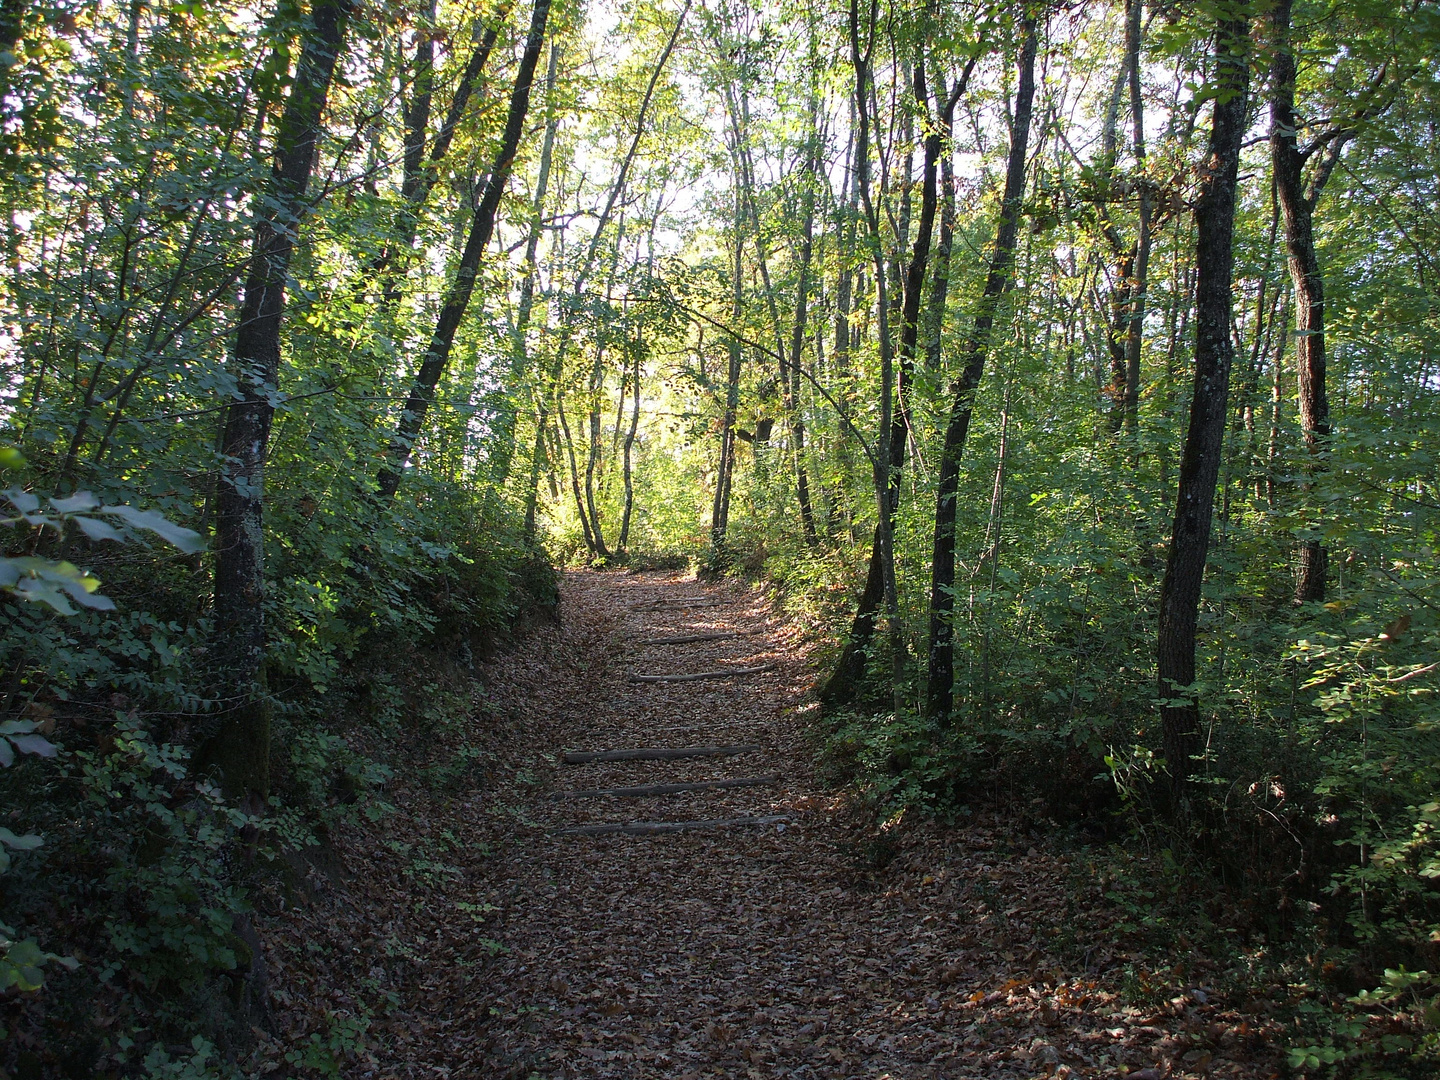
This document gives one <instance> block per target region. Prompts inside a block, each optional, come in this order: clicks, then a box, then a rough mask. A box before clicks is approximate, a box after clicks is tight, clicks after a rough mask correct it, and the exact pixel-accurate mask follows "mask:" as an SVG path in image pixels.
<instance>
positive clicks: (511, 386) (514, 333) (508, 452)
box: [494, 43, 560, 487]
mask: <svg viewBox="0 0 1440 1080" xmlns="http://www.w3.org/2000/svg"><path fill="white" fill-rule="evenodd" d="M559 67H560V46H559V45H557V44H554V43H552V44H551V46H550V65H549V70H548V71H547V72H546V75H545V138H544V140H543V141H542V142H541V144H540V171H539V173H538V175H537V176H536V178H535V198H534V199H533V201H532V202H531V204H530V231H529V235H528V236H527V237H526V238H525V277H524V278H523V279H522V280H521V282H520V302H519V305H518V306H517V308H516V311H515V325H514V326H513V327H512V328H511V331H510V339H511V349H512V350H513V351H512V353H511V357H510V378H509V380H508V385H507V387H506V388H505V389H506V393H505V394H504V396H503V402H502V405H501V410H500V416H499V417H498V418H497V421H496V423H497V427H498V428H499V430H498V432H497V433H496V447H497V461H496V464H495V471H494V477H495V484H496V486H497V487H498V486H502V485H503V484H504V483H505V481H506V480H508V479H509V477H510V468H511V465H512V464H513V463H514V460H515V419H516V409H515V402H514V400H513V398H514V393H515V391H516V390H517V389H518V386H519V384H520V380H521V379H522V378H523V377H524V375H525V372H526V370H527V369H528V368H529V367H530V347H529V343H528V341H527V335H528V333H529V331H530V319H531V317H532V316H533V314H534V312H535V274H536V261H537V255H538V253H539V249H540V234H541V232H543V230H544V221H545V196H546V194H547V193H548V191H549V187H550V169H551V164H552V162H553V161H554V156H555V136H556V134H557V133H558V131H559V127H560V114H559V112H558V111H557V110H556V108H555V83H556V79H557V75H558V72H559ZM543 393H544V388H543V387H539V388H537V390H536V395H537V397H538V396H539V394H543Z"/></svg>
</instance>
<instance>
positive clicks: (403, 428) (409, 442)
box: [377, 0, 550, 499]
mask: <svg viewBox="0 0 1440 1080" xmlns="http://www.w3.org/2000/svg"><path fill="white" fill-rule="evenodd" d="M549 15H550V0H535V10H534V12H533V14H532V16H531V19H530V33H529V35H528V36H527V37H526V39H525V52H524V53H523V54H522V56H521V58H520V68H519V70H518V71H517V72H516V75H515V88H514V90H513V91H512V92H511V94H510V110H509V114H508V115H507V116H506V119H505V131H504V134H503V135H502V136H501V139H500V151H499V153H498V154H497V155H496V156H495V160H494V163H493V164H492V165H491V166H490V176H489V179H488V180H487V181H486V183H485V192H484V194H483V195H482V196H481V198H480V204H479V205H478V206H477V207H476V208H475V213H474V216H473V217H472V218H471V221H470V235H469V237H468V239H467V240H466V241H465V250H464V252H463V253H462V254H461V256H460V265H459V267H458V268H457V269H456V272H455V280H454V281H453V282H452V283H451V285H450V291H449V292H448V293H447V294H446V297H445V303H444V305H443V306H442V307H441V309H440V317H439V318H438V319H437V320H436V323H435V332H434V334H433V335H432V336H431V339H430V346H429V348H428V349H426V350H425V358H424V360H423V362H422V363H421V365H420V371H419V373H418V374H417V375H416V377H415V384H414V386H413V387H412V388H411V390H410V396H409V397H408V399H407V400H406V402H405V411H404V412H402V413H401V414H400V422H399V423H398V424H397V425H396V428H395V434H394V435H393V436H392V437H391V439H390V446H389V448H388V450H387V451H386V455H385V464H384V466H383V467H382V468H381V470H380V474H379V476H378V477H377V485H378V487H379V491H380V494H381V496H382V497H383V498H385V499H391V498H393V497H394V496H395V492H396V491H398V490H399V488H400V479H401V477H402V476H403V475H404V473H405V466H406V464H407V463H408V462H409V460H410V454H411V452H412V451H413V449H414V447H415V440H416V438H417V437H418V436H419V434H420V429H421V427H422V425H423V424H424V422H425V414H426V413H427V412H429V410H430V403H431V402H432V401H433V400H434V398H435V388H436V386H438V385H439V382H440V376H441V375H443V374H444V372H445V368H446V366H447V365H448V364H449V362H450V350H451V347H452V346H453V345H454V343H455V332H456V331H457V330H459V328H460V322H461V320H462V319H464V317H465V310H466V309H467V308H468V307H469V306H470V297H471V295H472V294H473V293H474V291H475V278H476V275H477V274H478V273H479V270H480V258H481V256H482V255H483V254H484V252H485V248H486V246H487V245H489V243H490V237H491V235H492V234H493V233H494V231H495V218H496V216H497V215H498V213H499V211H500V198H501V196H502V195H503V194H504V193H505V186H506V183H507V182H508V181H509V179H510V170H511V168H512V166H513V165H514V163H515V154H516V151H517V150H518V149H519V147H520V137H521V135H522V134H523V133H524V130H525V115H526V113H527V112H529V110H530V90H531V87H532V86H533V84H534V81H535V67H536V65H537V64H538V63H539V61H540V50H541V48H542V47H543V46H544V44H545V24H546V21H547V20H548V18H549Z"/></svg>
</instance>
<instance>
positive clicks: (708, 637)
mask: <svg viewBox="0 0 1440 1080" xmlns="http://www.w3.org/2000/svg"><path fill="white" fill-rule="evenodd" d="M760 632H761V631H759V630H727V631H725V632H724V633H721V634H677V635H676V636H674V637H652V638H641V639H640V640H639V641H637V642H636V643H635V644H636V645H690V644H693V643H694V642H697V641H729V640H730V639H731V638H737V637H748V636H749V635H751V634H758V633H760Z"/></svg>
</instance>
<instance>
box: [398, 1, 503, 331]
mask: <svg viewBox="0 0 1440 1080" xmlns="http://www.w3.org/2000/svg"><path fill="white" fill-rule="evenodd" d="M508 13H509V5H508V3H507V4H506V6H505V7H504V8H503V9H502V10H501V11H500V12H499V13H498V14H497V15H496V17H495V20H494V22H493V23H492V24H491V25H490V26H488V27H487V28H486V29H485V31H484V33H483V34H482V35H481V37H480V40H479V41H478V42H477V43H476V46H475V51H474V52H472V53H471V54H470V59H469V61H468V62H467V63H466V65H465V70H464V71H463V72H461V74H460V81H459V83H458V84H457V85H456V87H455V96H454V97H453V98H451V100H450V108H449V109H448V110H447V111H446V114H445V121H444V123H443V124H442V125H441V127H440V130H439V131H438V132H436V134H435V139H434V141H433V142H432V143H431V144H430V147H429V152H428V153H427V152H426V145H425V143H426V139H427V136H428V130H427V129H428V127H429V122H430V112H431V108H432V99H433V93H434V91H433V84H434V63H435V54H434V46H433V44H432V43H431V38H430V35H429V34H428V33H423V32H422V38H421V41H420V42H419V44H418V45H417V46H416V55H415V79H414V82H413V85H414V87H415V97H414V99H412V101H411V104H410V105H409V106H408V107H407V108H406V109H405V110H404V117H403V120H404V127H405V149H404V154H403V157H402V162H401V169H402V175H401V181H400V212H399V220H398V222H397V233H398V235H397V236H396V238H395V240H394V241H393V242H392V243H387V244H386V246H385V249H384V250H383V251H382V252H381V254H380V257H379V258H378V259H377V260H376V261H375V263H374V265H373V267H372V269H373V270H374V271H375V272H376V273H378V274H380V275H381V282H382V283H381V289H380V292H381V297H382V302H383V303H384V304H385V305H386V306H387V307H391V308H393V307H394V305H395V304H396V303H398V302H399V300H400V295H401V293H400V283H401V282H402V281H403V280H404V276H405V265H406V263H407V262H408V261H409V258H410V255H411V251H412V249H413V248H414V245H415V235H416V233H417V232H418V231H419V228H420V217H421V214H422V212H423V211H424V209H425V204H426V203H427V202H428V201H429V198H430V192H431V190H432V189H433V188H434V187H435V182H436V180H437V179H438V178H439V175H440V174H439V169H438V166H439V164H440V163H441V162H442V161H443V160H444V159H445V156H446V155H447V154H448V153H449V152H450V145H451V143H452V142H454V140H455V129H456V127H457V126H458V125H459V123H460V119H461V117H463V116H464V115H465V108H466V106H467V105H468V104H469V103H470V98H471V97H472V96H473V95H474V92H475V86H476V84H477V83H478V82H479V81H480V75H481V73H482V72H483V71H484V70H485V63H486V61H488V60H489V58H490V53H491V51H492V50H493V49H494V48H495V42H496V40H497V39H498V38H499V35H500V24H501V23H502V22H503V21H504V18H505V15H506V14H508ZM430 17H431V19H432V20H433V18H434V5H433V3H432V5H431V9H430Z"/></svg>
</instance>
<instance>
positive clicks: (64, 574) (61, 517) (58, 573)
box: [0, 451, 205, 615]
mask: <svg viewBox="0 0 1440 1080" xmlns="http://www.w3.org/2000/svg"><path fill="white" fill-rule="evenodd" d="M16 453H18V451H17V452H16ZM21 460H22V461H23V458H22V459H21ZM0 494H3V496H4V498H5V500H6V501H7V502H9V504H10V506H11V508H12V510H13V515H12V516H11V517H8V518H0V525H10V526H15V525H20V524H25V525H30V526H32V527H35V528H39V529H47V528H48V529H53V530H54V531H56V532H62V533H63V532H64V530H65V526H66V524H67V523H70V522H73V523H74V524H75V526H76V528H78V529H79V530H80V531H81V532H82V533H84V534H85V536H87V537H88V538H89V539H91V540H94V541H97V542H98V541H101V540H114V541H117V542H119V543H126V542H128V541H130V540H131V539H133V538H134V537H133V533H132V532H131V530H136V529H138V530H142V531H146V532H151V533H154V534H155V535H156V536H158V537H160V539H162V540H164V541H165V542H166V543H168V544H170V545H171V546H173V547H176V548H178V549H179V550H181V551H182V552H184V553H185V554H187V555H193V554H195V553H197V552H200V551H203V550H205V541H204V540H203V539H202V538H201V536H200V534H199V533H197V532H196V531H195V530H194V529H187V528H185V527H184V526H182V525H176V524H175V523H174V522H172V521H170V520H169V519H168V518H166V517H165V515H163V514H161V513H158V512H157V511H154V510H139V509H136V508H135V507H133V506H128V505H125V504H119V505H115V506H101V505H100V500H99V499H97V498H96V497H95V496H94V495H92V494H91V493H90V492H88V491H77V492H76V493H75V494H74V495H70V496H67V497H65V498H58V497H56V496H51V497H50V498H49V499H47V500H46V504H47V508H46V509H44V510H42V509H41V500H40V497H39V496H38V495H35V494H34V493H33V492H29V491H25V490H23V489H21V488H10V489H8V490H6V491H4V492H3V493H0ZM95 515H103V516H95ZM106 517H109V518H114V519H116V520H118V521H119V522H120V523H121V524H122V525H123V526H125V528H123V529H121V528H116V527H115V526H114V525H112V524H111V523H110V522H109V521H106V520H105V518H106ZM99 588H100V579H99V578H97V577H95V576H93V575H91V574H88V573H86V572H85V571H82V570H81V569H80V568H79V567H77V566H76V565H75V564H74V563H71V562H68V561H66V560H63V559H46V558H41V557H39V556H33V555H29V556H22V557H19V558H10V557H3V558H0V591H4V592H7V593H9V594H10V595H12V596H15V597H17V598H18V599H21V600H25V601H29V602H32V603H40V604H44V605H46V606H47V607H49V608H51V609H52V610H53V611H55V612H56V613H57V614H60V615H74V614H75V608H74V606H73V605H72V604H71V601H72V600H73V601H74V602H75V603H76V604H79V605H80V606H81V607H87V608H93V609H94V610H96V611H114V610H115V603H114V601H112V600H111V599H110V598H109V597H107V596H102V595H101V594H100V593H99V592H98V591H97V590H98V589H99Z"/></svg>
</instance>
